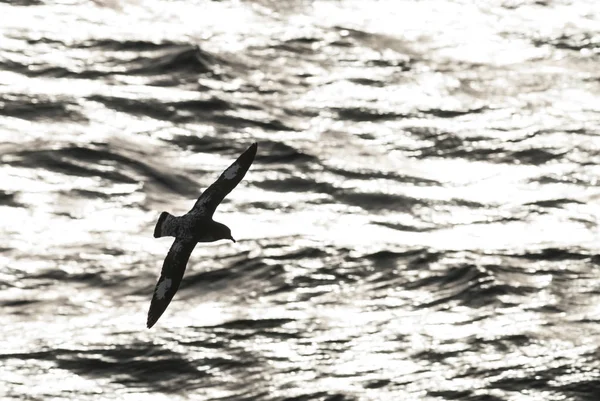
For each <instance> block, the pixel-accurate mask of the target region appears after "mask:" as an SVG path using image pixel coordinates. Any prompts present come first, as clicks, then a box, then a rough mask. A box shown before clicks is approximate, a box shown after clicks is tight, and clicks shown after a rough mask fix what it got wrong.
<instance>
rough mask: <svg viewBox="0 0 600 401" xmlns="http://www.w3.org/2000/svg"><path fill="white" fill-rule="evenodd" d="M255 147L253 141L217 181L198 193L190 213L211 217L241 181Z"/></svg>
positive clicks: (252, 159)
mask: <svg viewBox="0 0 600 401" xmlns="http://www.w3.org/2000/svg"><path fill="white" fill-rule="evenodd" d="M257 148H258V145H257V143H256V142H255V143H253V144H252V145H250V147H249V148H248V149H246V151H245V152H244V153H242V154H241V155H240V157H238V158H237V160H236V161H235V162H233V164H232V165H231V166H229V167H227V169H226V170H225V171H223V173H222V174H221V176H220V177H219V178H218V179H217V181H215V182H214V183H213V184H212V185H211V186H210V187H208V188H207V189H206V191H204V192H203V193H202V195H200V198H198V200H197V201H196V204H195V205H194V207H193V208H192V210H191V211H190V213H193V214H197V215H200V216H206V217H212V215H213V213H214V212H215V210H216V209H217V206H219V204H220V203H221V202H222V201H223V199H225V197H226V196H227V194H228V193H230V192H231V191H232V190H233V188H235V187H236V186H237V185H238V184H239V183H240V181H242V178H244V176H245V175H246V172H248V169H249V168H250V165H251V164H252V162H253V161H254V156H256V149H257Z"/></svg>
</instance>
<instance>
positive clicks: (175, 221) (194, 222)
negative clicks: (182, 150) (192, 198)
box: [146, 143, 258, 328]
mask: <svg viewBox="0 0 600 401" xmlns="http://www.w3.org/2000/svg"><path fill="white" fill-rule="evenodd" d="M257 146H258V145H257V144H256V143H253V144H252V145H250V147H249V148H248V149H247V150H246V151H245V152H244V153H242V154H241V155H240V157H238V158H237V160H236V161H235V162H233V164H232V165H231V166H229V167H228V168H227V169H226V170H225V171H223V173H222V174H221V176H220V177H219V178H218V179H217V181H215V182H214V183H213V184H212V185H211V186H210V187H208V188H207V189H206V191H204V192H203V193H202V195H200V197H199V198H198V200H197V201H196V203H195V204H194V207H192V210H190V211H189V212H187V213H186V214H184V215H183V216H177V217H176V216H173V215H171V214H169V213H167V212H162V213H161V214H160V217H159V218H158V222H157V223H156V227H155V228H154V238H159V237H165V236H169V237H175V241H174V242H173V245H171V249H169V253H168V254H167V257H166V258H165V261H164V263H163V267H162V270H161V272H160V278H159V279H158V282H157V283H156V288H155V289H154V295H153V296H152V302H151V303H150V310H148V320H147V322H146V325H147V326H148V328H150V327H152V326H154V324H155V323H156V321H157V320H158V318H160V316H161V315H162V314H163V312H164V311H165V309H167V306H169V303H170V302H171V299H173V295H175V293H176V292H177V289H178V288H179V283H181V279H182V278H183V273H184V272H185V267H186V265H187V262H188V260H189V258H190V255H191V253H192V251H193V250H194V247H195V246H196V244H197V243H198V242H213V241H218V240H220V239H229V240H231V241H233V242H235V239H233V237H232V236H231V230H230V229H229V227H227V226H226V225H225V224H221V223H218V222H216V221H214V220H213V219H212V216H213V214H214V212H215V209H216V208H217V206H219V204H220V203H221V202H222V201H223V199H224V198H225V197H226V196H227V194H228V193H230V192H231V191H232V190H233V188H235V187H236V186H237V184H239V183H240V181H241V180H242V178H244V175H246V172H247V171H248V169H249V168H250V165H251V164H252V162H253V161H254V156H256V149H257Z"/></svg>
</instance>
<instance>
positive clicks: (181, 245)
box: [146, 238, 196, 328]
mask: <svg viewBox="0 0 600 401" xmlns="http://www.w3.org/2000/svg"><path fill="white" fill-rule="evenodd" d="M195 246H196V242H195V241H187V240H183V239H179V238H176V239H175V241H174V242H173V245H171V249H169V253H168V254H167V257H166V258H165V261H164V263H163V267H162V270H161V272H160V278H159V279H158V283H156V288H154V295H153V296H152V302H150V310H149V311H148V320H147V322H146V326H148V328H150V327H152V326H154V323H156V321H157V320H158V318H160V317H161V315H162V314H163V312H164V311H165V309H167V306H169V303H170V302H171V299H173V295H175V293H176V292H177V289H179V283H181V279H182V278H183V273H184V272H185V267H186V265H187V263H188V260H189V259H190V254H191V253H192V251H193V250H194V247H195Z"/></svg>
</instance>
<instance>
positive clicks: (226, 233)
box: [215, 223, 235, 242]
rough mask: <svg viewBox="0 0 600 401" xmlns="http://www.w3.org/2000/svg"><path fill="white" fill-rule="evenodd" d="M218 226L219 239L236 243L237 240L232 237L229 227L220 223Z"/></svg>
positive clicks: (217, 235)
mask: <svg viewBox="0 0 600 401" xmlns="http://www.w3.org/2000/svg"><path fill="white" fill-rule="evenodd" d="M217 224H218V225H217V227H216V230H215V231H216V232H215V234H216V237H217V239H229V240H231V241H233V242H235V239H234V238H233V236H232V235H231V230H230V229H229V227H227V226H226V225H225V224H220V223H217Z"/></svg>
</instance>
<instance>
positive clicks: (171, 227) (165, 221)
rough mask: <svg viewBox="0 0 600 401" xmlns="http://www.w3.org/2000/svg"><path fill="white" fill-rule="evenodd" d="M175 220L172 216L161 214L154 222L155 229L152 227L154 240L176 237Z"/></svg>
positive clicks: (165, 213)
mask: <svg viewBox="0 0 600 401" xmlns="http://www.w3.org/2000/svg"><path fill="white" fill-rule="evenodd" d="M176 219H177V218H176V217H175V216H173V215H172V214H170V213H167V212H162V213H161V214H160V217H159V218H158V221H157V222H156V227H154V238H160V237H176V235H175V234H176V228H177V221H176Z"/></svg>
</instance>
